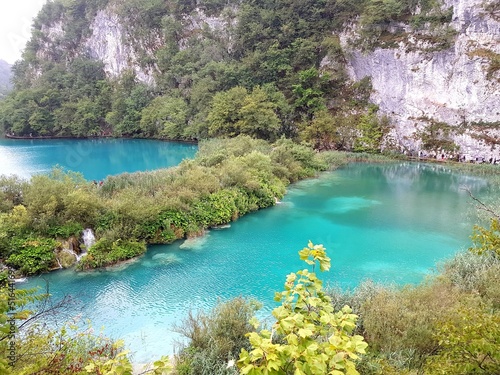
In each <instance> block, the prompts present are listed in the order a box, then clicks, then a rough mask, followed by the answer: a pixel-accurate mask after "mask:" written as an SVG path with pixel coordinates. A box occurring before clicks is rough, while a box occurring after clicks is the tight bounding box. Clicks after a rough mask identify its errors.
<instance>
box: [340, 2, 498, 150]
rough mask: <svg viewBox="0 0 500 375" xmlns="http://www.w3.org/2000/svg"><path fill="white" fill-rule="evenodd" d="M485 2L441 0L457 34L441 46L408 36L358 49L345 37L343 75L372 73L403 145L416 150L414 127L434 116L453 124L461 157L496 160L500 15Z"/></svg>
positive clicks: (432, 120) (418, 142) (382, 105)
mask: <svg viewBox="0 0 500 375" xmlns="http://www.w3.org/2000/svg"><path fill="white" fill-rule="evenodd" d="M487 5H488V3H486V2H484V1H483V0H446V2H445V4H444V6H445V7H453V8H452V9H453V17H452V21H451V27H452V28H453V29H454V30H456V36H455V38H454V41H453V43H452V44H453V45H452V47H451V48H448V49H444V50H439V51H429V49H428V48H426V43H425V42H422V41H416V40H415V38H413V39H412V37H410V38H408V39H407V40H404V41H400V42H399V45H398V47H397V48H376V49H374V50H373V51H369V52H361V51H359V49H357V48H356V45H350V44H349V42H350V41H351V40H352V39H350V37H351V36H352V34H350V33H345V34H344V35H343V38H342V41H343V47H344V49H345V50H346V51H347V54H346V55H347V57H348V58H347V61H348V63H347V70H348V73H349V76H350V77H351V78H352V79H353V80H360V79H362V78H363V77H366V76H369V77H371V82H372V85H373V93H372V96H371V98H372V100H373V102H374V103H376V104H377V105H378V106H379V107H380V110H381V111H382V112H383V113H385V114H387V115H389V116H390V117H391V118H392V119H393V123H394V124H395V128H394V130H393V132H392V136H393V137H394V138H395V140H396V142H397V143H398V144H399V145H400V147H401V149H403V150H406V151H408V152H416V151H417V150H419V149H420V147H421V140H420V139H419V137H418V136H417V137H416V136H415V135H416V132H418V131H422V129H424V128H425V127H427V126H429V125H430V124H431V123H436V122H438V123H445V124H448V125H452V126H453V128H452V129H451V130H452V131H451V133H450V135H449V136H450V137H451V138H452V139H453V141H454V142H455V143H456V144H457V145H458V146H460V150H459V152H460V153H461V154H462V155H463V156H465V157H466V158H468V159H475V158H476V157H478V158H482V157H484V158H485V159H486V160H489V158H491V157H493V158H496V159H500V70H499V69H498V63H499V62H498V60H499V57H500V22H499V20H500V13H499V11H498V7H496V11H495V8H494V7H492V6H490V8H493V11H491V12H488V7H487ZM490 5H492V4H490ZM495 64H496V65H495Z"/></svg>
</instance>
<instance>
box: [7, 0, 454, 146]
mask: <svg viewBox="0 0 500 375" xmlns="http://www.w3.org/2000/svg"><path fill="white" fill-rule="evenodd" d="M104 9H106V11H107V12H112V13H113V14H115V16H116V17H117V18H118V21H119V22H120V25H121V27H122V29H123V30H122V31H123V33H122V34H123V35H122V39H123V40H122V41H121V42H123V43H124V45H126V46H127V47H126V48H129V49H130V53H129V54H130V56H128V59H130V61H131V63H130V64H129V62H128V61H123V64H122V65H123V67H122V68H120V70H119V71H116V72H115V74H114V75H110V74H106V73H105V66H104V64H103V63H102V62H101V61H98V60H95V59H94V57H93V56H92V55H90V54H89V53H88V49H87V47H85V43H86V41H87V40H88V38H89V37H90V36H91V35H92V32H93V31H92V27H93V26H92V22H93V20H94V18H95V16H96V15H97V14H101V13H99V12H100V11H102V10H104ZM450 15H451V13H450V12H449V11H444V10H441V7H440V6H439V4H438V3H437V2H435V1H432V0H420V1H410V0H397V1H379V0H363V1H352V0H348V1H345V0H321V1H317V0H305V1H301V2H297V1H294V0H284V1H278V2H276V1H270V0H259V1H238V2H228V1H219V0H210V1H208V0H200V1H196V2H189V1H176V0H169V1H163V0H147V1H137V0H72V1H62V0H55V1H51V2H48V3H47V4H46V5H45V6H44V7H43V9H42V10H41V12H40V14H39V15H38V17H37V18H36V20H35V23H34V30H33V34H32V38H31V40H30V42H29V43H28V45H27V47H26V50H25V51H24V54H23V59H22V60H21V61H19V62H17V63H16V64H15V66H14V68H13V70H14V83H15V90H14V91H13V92H12V94H11V95H9V96H8V97H7V98H6V100H5V101H4V102H3V103H1V105H0V123H1V126H2V127H3V129H4V131H5V133H7V134H11V135H17V136H33V137H34V136H74V137H85V136H102V135H114V136H130V137H154V138H166V139H184V140H199V139H203V138H206V137H209V136H234V135H237V134H249V135H252V136H255V137H258V138H262V139H266V140H270V141H274V140H275V139H277V138H279V137H281V136H283V135H284V136H286V137H290V138H296V139H301V140H303V141H307V142H309V143H311V144H312V145H313V146H314V147H317V148H320V149H347V150H352V149H362V150H370V151H379V150H380V149H381V148H382V147H385V148H387V147H390V145H387V144H386V145H382V144H381V134H384V133H385V132H386V131H387V130H388V125H389V124H388V122H387V121H381V120H380V119H378V117H377V115H376V112H377V110H376V108H374V107H372V106H369V102H368V98H369V95H370V90H371V86H370V84H369V81H367V80H364V81H361V82H359V83H353V82H350V81H349V80H348V79H347V74H346V72H345V56H344V51H343V50H342V48H341V46H340V41H339V37H338V35H339V33H340V32H341V31H342V29H343V27H345V25H346V24H347V23H349V22H351V21H353V20H359V38H360V40H357V41H354V42H353V43H356V44H358V45H361V44H362V45H368V46H374V45H375V44H376V43H375V42H374V39H375V40H376V42H377V43H379V42H380V41H381V40H383V38H382V36H385V37H386V39H387V35H386V34H390V35H392V37H393V39H397V38H400V37H401V32H400V31H398V30H399V29H398V27H396V28H395V27H394V25H398V24H399V23H400V22H404V23H407V24H409V25H410V26H409V27H413V28H414V29H415V30H416V31H418V33H417V34H416V35H417V36H418V35H420V36H422V37H426V38H427V39H429V40H430V41H429V40H427V39H426V40H427V42H428V43H427V44H429V45H434V44H433V43H431V41H432V38H433V37H436V36H435V35H434V34H433V33H434V32H437V31H436V30H441V28H440V27H441V26H442V25H445V26H446V25H447V24H448V23H447V22H449V20H450ZM101 16H102V14H101ZM207 17H214V18H213V19H209V18H207ZM214 20H215V21H214ZM203 24H204V25H205V26H200V25H203ZM60 25H63V26H62V30H60V28H59V26H60ZM209 25H210V26H209ZM214 25H215V26H214ZM217 25H219V26H217ZM429 25H431V26H429ZM445 26H443V27H445ZM48 30H51V31H50V32H49V31H48ZM394 30H396V31H394ZM429 30H430V31H429ZM429 32H430V36H429V35H427V34H429ZM440 32H441V31H440ZM49 34H50V35H49ZM393 34H394V35H393ZM403 34H404V33H403ZM404 35H406V34H404ZM389 39H390V38H389ZM438 44H439V43H438ZM124 48H125V47H124ZM125 60H127V59H125ZM127 64H128V65H127ZM125 66H128V68H125ZM146 76H147V77H149V78H146ZM152 82H154V83H152Z"/></svg>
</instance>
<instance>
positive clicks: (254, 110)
mask: <svg viewBox="0 0 500 375" xmlns="http://www.w3.org/2000/svg"><path fill="white" fill-rule="evenodd" d="M273 99H275V100H279V99H280V97H279V96H278V95H275V97H274V98H272V97H270V95H269V94H268V91H266V90H265V89H263V88H261V87H259V86H256V87H255V88H254V89H253V90H252V91H251V92H250V93H249V92H248V91H247V90H246V89H245V88H243V87H234V88H232V89H231V90H229V91H226V92H221V93H217V94H216V95H215V96H214V100H213V103H212V108H211V110H210V113H209V114H208V119H207V120H208V123H209V134H210V135H212V136H236V135H238V134H247V135H250V136H252V137H255V138H261V139H267V140H274V139H276V137H277V136H278V134H279V131H280V127H281V122H280V119H279V117H278V114H277V113H278V107H277V104H276V103H275V102H274V101H273Z"/></svg>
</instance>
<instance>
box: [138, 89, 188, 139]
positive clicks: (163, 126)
mask: <svg viewBox="0 0 500 375" xmlns="http://www.w3.org/2000/svg"><path fill="white" fill-rule="evenodd" d="M187 112H188V105H187V103H186V101H185V100H184V99H182V98H173V97H169V96H159V97H157V98H155V99H153V100H152V101H151V103H149V105H148V106H147V107H145V108H144V109H143V110H142V115H141V130H142V132H143V134H144V135H146V136H148V137H151V136H153V137H154V136H159V135H161V136H164V137H166V138H168V139H182V138H184V131H185V130H186V126H187Z"/></svg>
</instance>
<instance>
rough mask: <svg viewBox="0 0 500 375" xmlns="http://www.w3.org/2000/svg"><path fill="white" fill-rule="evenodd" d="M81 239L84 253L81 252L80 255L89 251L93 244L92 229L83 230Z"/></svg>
mask: <svg viewBox="0 0 500 375" xmlns="http://www.w3.org/2000/svg"><path fill="white" fill-rule="evenodd" d="M82 239H83V243H84V244H85V251H83V250H82V254H83V253H84V252H85V253H86V252H87V250H88V249H90V247H91V246H92V245H93V244H95V236H94V232H93V231H92V229H90V228H87V229H84V230H83V233H82Z"/></svg>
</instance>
